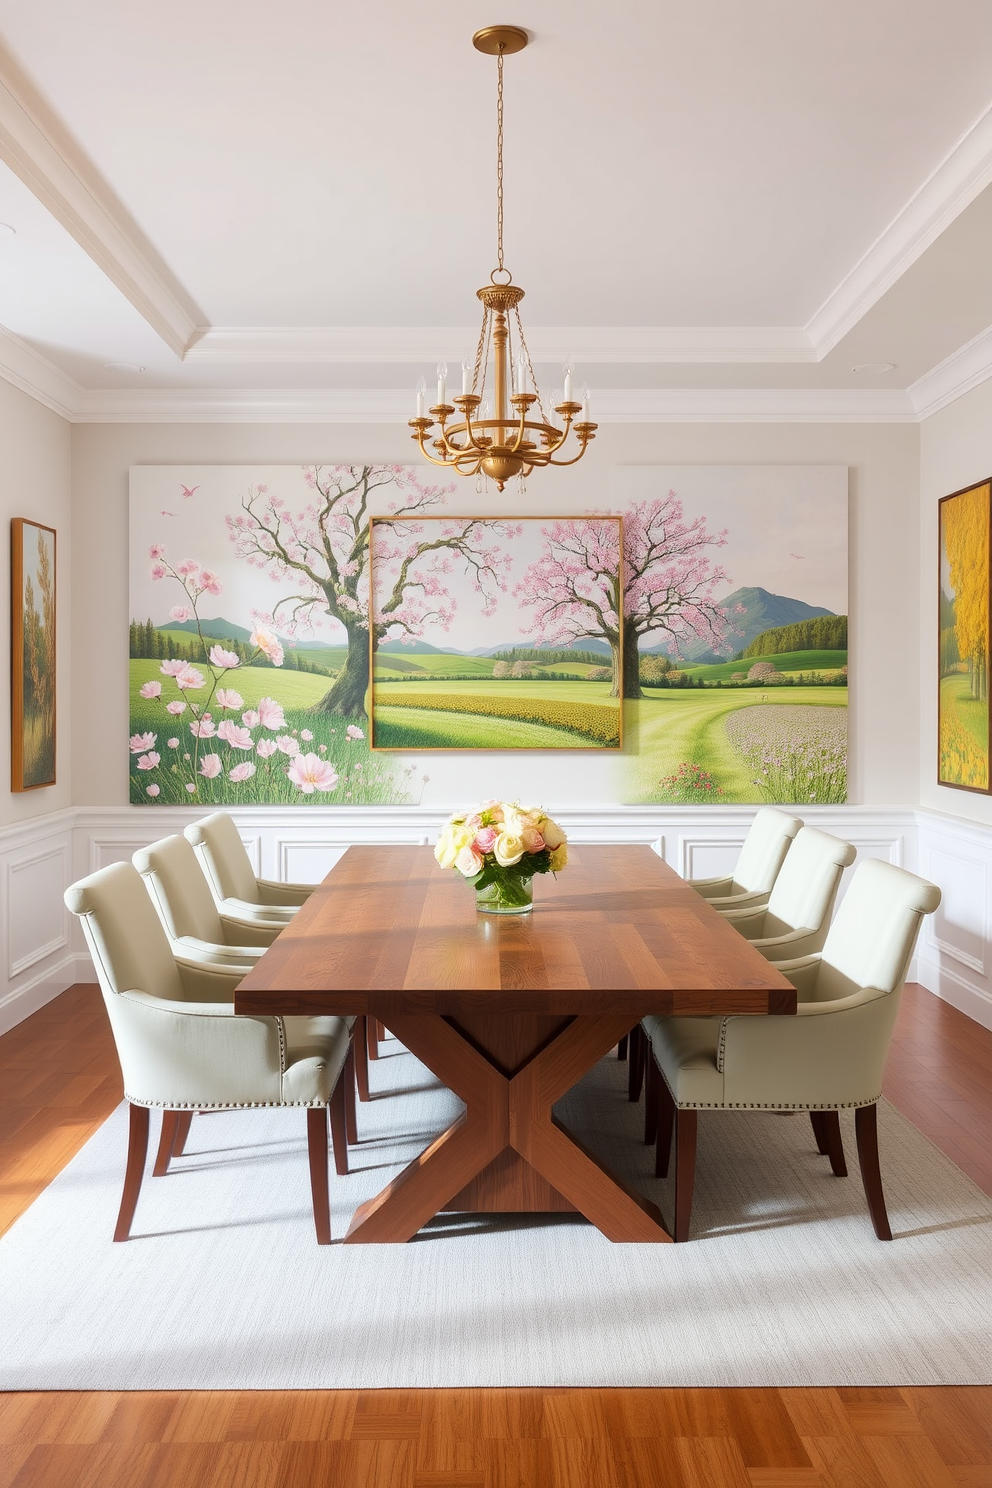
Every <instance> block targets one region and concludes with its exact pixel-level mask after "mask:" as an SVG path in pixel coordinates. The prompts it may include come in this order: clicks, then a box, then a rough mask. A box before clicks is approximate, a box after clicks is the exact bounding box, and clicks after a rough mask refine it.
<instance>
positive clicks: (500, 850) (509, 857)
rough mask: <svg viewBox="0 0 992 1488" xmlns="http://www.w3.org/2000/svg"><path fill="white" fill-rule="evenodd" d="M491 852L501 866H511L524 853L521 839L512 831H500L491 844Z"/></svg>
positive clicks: (517, 861)
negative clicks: (492, 844)
mask: <svg viewBox="0 0 992 1488" xmlns="http://www.w3.org/2000/svg"><path fill="white" fill-rule="evenodd" d="M493 854H494V856H495V858H496V861H497V863H499V865H500V867H501V868H512V867H513V865H514V863H519V862H520V859H521V858H522V857H523V855H524V844H523V839H522V838H521V837H519V836H517V835H515V834H514V833H512V832H500V833H499V835H498V836H497V838H496V842H495V844H494V846H493Z"/></svg>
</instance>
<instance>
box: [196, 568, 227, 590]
mask: <svg viewBox="0 0 992 1488" xmlns="http://www.w3.org/2000/svg"><path fill="white" fill-rule="evenodd" d="M200 587H201V588H203V589H205V590H206V592H207V593H208V594H220V593H222V591H223V588H224V585H223V584H222V583H221V581H220V579H219V578H218V577H217V575H216V574H215V573H212V572H211V570H210V569H209V568H205V569H204V570H203V572H202V573H201V575H200Z"/></svg>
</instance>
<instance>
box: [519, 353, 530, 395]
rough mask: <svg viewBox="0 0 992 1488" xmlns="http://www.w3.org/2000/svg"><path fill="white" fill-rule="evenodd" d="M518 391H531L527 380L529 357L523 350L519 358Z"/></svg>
mask: <svg viewBox="0 0 992 1488" xmlns="http://www.w3.org/2000/svg"><path fill="white" fill-rule="evenodd" d="M517 392H518V393H529V392H530V386H529V384H528V382H527V358H526V357H525V356H524V355H523V353H522V352H521V354H520V356H519V357H518V359H517Z"/></svg>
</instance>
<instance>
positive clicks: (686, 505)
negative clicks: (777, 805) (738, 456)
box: [611, 465, 847, 804]
mask: <svg viewBox="0 0 992 1488" xmlns="http://www.w3.org/2000/svg"><path fill="white" fill-rule="evenodd" d="M611 505H612V506H613V507H614V508H615V509H617V510H621V511H622V512H623V515H624V552H625V570H624V572H625V580H624V631H625V657H626V661H625V669H624V699H625V702H624V718H625V729H626V735H625V738H626V744H627V748H626V749H625V761H626V767H625V786H624V795H625V799H626V800H627V801H629V802H648V801H651V802H666V801H670V802H673V803H678V804H682V803H690V804H691V803H703V804H708V803H727V802H759V801H778V802H785V803H796V804H802V803H807V802H809V803H813V802H815V803H828V802H839V801H844V800H846V798H847V471H846V469H845V468H843V467H840V466H719V465H712V466H706V465H700V466H680V467H662V466H640V467H637V466H634V467H626V468H621V469H619V470H617V471H616V472H614V483H613V500H612V502H611Z"/></svg>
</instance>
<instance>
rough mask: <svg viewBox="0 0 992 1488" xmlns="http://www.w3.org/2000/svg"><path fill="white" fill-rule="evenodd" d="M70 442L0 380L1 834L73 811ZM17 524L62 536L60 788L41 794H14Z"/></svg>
mask: <svg viewBox="0 0 992 1488" xmlns="http://www.w3.org/2000/svg"><path fill="white" fill-rule="evenodd" d="M70 436H71V430H70V426H69V424H68V423H66V421H65V419H61V418H59V416H58V414H55V413H52V412H51V411H50V410H49V409H47V408H45V407H44V405H43V404H41V403H38V402H37V401H36V400H35V399H34V398H29V397H28V396H27V394H26V393H22V392H21V391H20V389H18V388H15V387H14V386H13V385H12V384H11V383H9V382H5V381H2V380H0V519H2V527H3V534H4V537H3V543H4V553H3V558H2V561H0V573H2V578H0V616H2V617H3V618H2V621H0V625H2V631H3V635H4V641H3V644H2V645H0V826H7V825H9V824H10V823H12V822H18V821H24V820H25V819H26V818H28V817H32V816H39V815H41V814H42V813H44V812H48V811H58V810H61V809H62V808H63V807H65V806H69V805H71V804H72V781H71V770H72V730H71V720H70V715H71V706H70V681H71V666H72V620H71V605H72V590H71V581H70V574H71V537H72V534H71V524H70V516H71V503H70V485H69V477H70ZM11 517H30V518H32V520H33V521H35V522H41V523H43V524H44V525H45V526H46V527H54V528H55V530H56V532H57V533H58V538H57V544H56V569H57V572H56V606H57V615H58V620H57V645H58V661H57V665H58V681H57V692H56V713H57V727H58V754H57V758H56V763H55V773H56V777H57V784H55V785H51V786H43V787H41V788H40V789H38V790H32V791H24V792H18V793H17V794H14V793H13V792H12V791H11V789H10V561H9V558H8V553H9V536H8V534H9V532H10V519H11Z"/></svg>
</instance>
